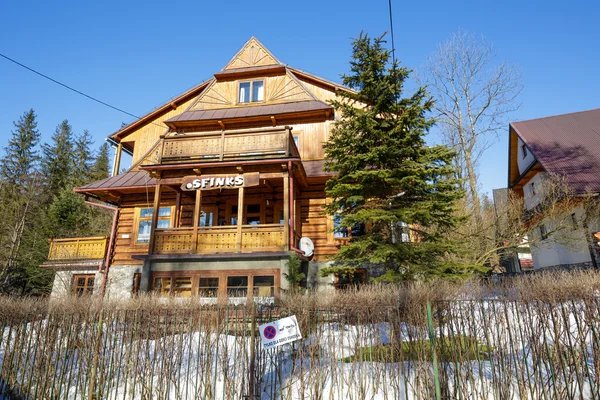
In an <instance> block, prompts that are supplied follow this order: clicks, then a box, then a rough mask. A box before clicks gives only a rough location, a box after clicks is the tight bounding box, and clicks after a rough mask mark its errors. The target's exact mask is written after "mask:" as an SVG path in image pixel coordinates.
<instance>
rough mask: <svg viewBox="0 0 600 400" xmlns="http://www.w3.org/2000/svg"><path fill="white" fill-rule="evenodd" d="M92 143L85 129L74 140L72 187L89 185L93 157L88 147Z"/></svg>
mask: <svg viewBox="0 0 600 400" xmlns="http://www.w3.org/2000/svg"><path fill="white" fill-rule="evenodd" d="M93 143H94V142H93V141H92V138H91V137H90V133H89V132H88V130H87V129H85V130H84V131H83V133H82V134H81V135H78V136H77V137H76V138H75V142H74V145H73V179H72V182H73V185H74V186H79V185H83V184H86V183H89V182H90V181H91V180H92V179H93V178H92V170H91V167H92V165H93V161H94V156H93V154H92V150H91V149H90V146H91V145H92V144H93Z"/></svg>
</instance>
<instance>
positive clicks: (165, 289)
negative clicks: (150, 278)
mask: <svg viewBox="0 0 600 400" xmlns="http://www.w3.org/2000/svg"><path fill="white" fill-rule="evenodd" d="M152 289H153V290H154V292H155V293H156V294H158V295H159V296H160V297H169V294H170V293H171V277H164V278H154V283H153V284H152Z"/></svg>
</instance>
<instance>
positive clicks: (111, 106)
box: [0, 53, 164, 128]
mask: <svg viewBox="0 0 600 400" xmlns="http://www.w3.org/2000/svg"><path fill="white" fill-rule="evenodd" d="M0 57H2V58H5V59H6V60H8V61H10V62H12V63H14V64H16V65H18V66H20V67H22V68H25V69H26V70H28V71H31V72H33V73H34V74H36V75H39V76H41V77H43V78H45V79H48V80H49V81H51V82H54V83H56V84H57V85H60V86H62V87H64V88H66V89H69V90H71V91H73V92H75V93H77V94H79V95H81V96H84V97H87V98H88V99H90V100H92V101H95V102H97V103H100V104H102V105H103V106H106V107H109V108H112V109H113V110H116V111H119V112H121V113H123V114H126V115H129V116H130V117H133V118H135V119H138V120H139V119H141V117H139V116H137V115H135V114H132V113H130V112H127V111H125V110H123V109H121V108H119V107H115V106H113V105H111V104H108V103H107V102H105V101H102V100H100V99H97V98H96V97H94V96H90V95H89V94H86V93H83V92H82V91H80V90H77V89H75V88H73V87H71V86H69V85H67V84H64V83H62V82H60V81H58V80H56V79H54V78H51V77H49V76H48V75H46V74H43V73H41V72H39V71H36V70H35V69H33V68H31V67H28V66H27V65H25V64H23V63H20V62H18V61H17V60H14V59H12V58H10V57H8V56H6V55H4V54H2V53H0ZM150 123H151V124H153V125H156V126H160V127H161V128H164V126H163V125H159V124H157V123H154V122H150Z"/></svg>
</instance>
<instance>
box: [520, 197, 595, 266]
mask: <svg viewBox="0 0 600 400" xmlns="http://www.w3.org/2000/svg"><path fill="white" fill-rule="evenodd" d="M573 213H574V214H575V221H576V223H573V221H572V217H571V214H573ZM582 214H583V209H582V208H581V207H577V208H575V209H573V210H571V211H570V212H567V213H565V214H564V216H563V219H562V220H561V221H549V220H548V219H544V220H543V221H541V222H540V223H538V225H537V226H536V227H535V228H533V230H532V232H531V237H533V238H534V240H533V241H532V244H531V255H532V257H533V265H534V268H535V269H541V268H548V267H556V266H571V265H577V264H587V263H591V257H590V252H589V247H588V242H587V240H586V237H585V234H584V229H583V227H582V226H581V217H582ZM541 225H544V226H545V227H546V231H547V232H548V233H549V236H548V238H547V239H545V240H542V239H541V232H540V226H541Z"/></svg>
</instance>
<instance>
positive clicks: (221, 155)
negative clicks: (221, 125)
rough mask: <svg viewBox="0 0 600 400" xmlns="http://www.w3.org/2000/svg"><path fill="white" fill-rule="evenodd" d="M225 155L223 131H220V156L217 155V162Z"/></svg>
mask: <svg viewBox="0 0 600 400" xmlns="http://www.w3.org/2000/svg"><path fill="white" fill-rule="evenodd" d="M224 154H225V129H221V154H220V155H219V161H223V158H224Z"/></svg>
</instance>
